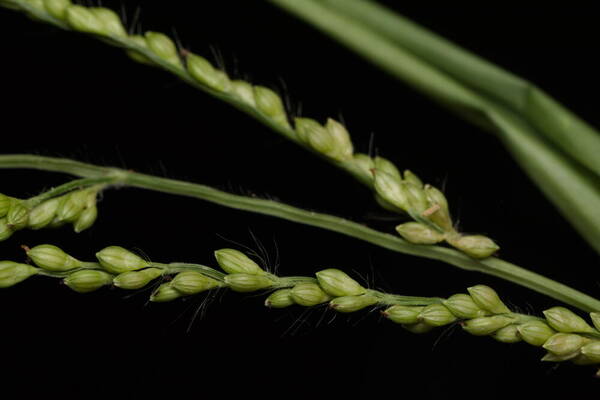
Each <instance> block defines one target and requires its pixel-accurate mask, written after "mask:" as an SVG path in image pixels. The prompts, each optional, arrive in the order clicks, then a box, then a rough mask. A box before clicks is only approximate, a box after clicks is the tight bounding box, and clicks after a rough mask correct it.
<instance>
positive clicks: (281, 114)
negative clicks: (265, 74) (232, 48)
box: [10, 0, 499, 258]
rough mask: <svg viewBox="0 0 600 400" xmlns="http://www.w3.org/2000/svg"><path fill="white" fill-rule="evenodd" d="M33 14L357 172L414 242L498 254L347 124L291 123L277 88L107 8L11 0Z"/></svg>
mask: <svg viewBox="0 0 600 400" xmlns="http://www.w3.org/2000/svg"><path fill="white" fill-rule="evenodd" d="M10 3H11V4H13V5H15V6H19V5H20V6H21V9H22V11H24V12H25V13H27V14H29V15H30V16H32V17H34V18H37V19H40V20H43V21H45V22H50V23H52V24H54V25H56V26H58V27H60V28H62V29H69V30H75V31H78V32H82V33H86V34H90V35H94V36H97V37H100V38H102V39H104V40H105V41H108V42H109V43H112V44H114V45H116V46H119V47H122V48H124V49H125V50H126V51H127V54H129V56H130V57H131V58H133V59H134V60H136V61H138V62H141V63H143V64H147V65H152V66H155V67H158V68H162V69H164V70H166V71H168V72H170V73H172V74H175V75H176V76H178V77H179V78H180V79H182V80H183V81H184V82H186V83H188V84H190V85H192V86H194V87H196V88H199V89H201V90H202V91H204V92H206V93H208V94H211V95H213V96H215V97H216V98H218V99H220V100H224V101H226V102H227V103H229V104H231V105H233V106H234V107H236V108H238V109H240V110H242V111H244V112H246V113H247V114H249V115H251V116H252V117H254V118H256V119H258V120H259V121H260V122H262V123H264V124H265V125H266V126H268V127H269V128H271V129H272V130H274V131H275V132H277V133H279V134H281V135H283V136H284V137H286V138H288V139H290V140H292V141H293V142H295V143H297V144H299V145H301V146H302V147H303V148H306V149H308V150H310V151H312V152H313V153H316V154H317V155H319V156H321V157H323V158H325V159H326V160H328V161H329V162H331V163H332V164H333V165H335V166H337V167H339V168H341V169H342V170H345V171H346V172H348V173H350V174H351V175H353V176H354V177H355V178H356V179H358V180H359V181H360V182H362V183H363V184H364V185H366V186H367V187H369V188H371V189H372V190H373V191H374V193H375V198H376V200H377V202H378V203H379V204H381V205H382V206H383V207H384V208H385V209H387V210H388V211H392V212H396V213H401V214H405V215H408V216H409V217H411V218H412V219H414V222H409V223H405V224H401V225H399V226H398V227H396V231H397V233H399V234H400V235H401V236H402V237H403V238H404V239H406V240H407V241H409V242H411V243H415V244H436V243H440V242H446V243H448V244H450V245H451V246H453V247H455V248H456V249H458V250H460V251H462V252H464V253H465V254H468V255H469V256H471V257H473V258H485V257H489V256H490V255H492V254H494V253H495V252H496V251H497V250H498V249H499V247H498V245H497V244H496V243H495V242H494V241H493V240H491V239H490V238H488V237H485V236H483V235H462V234H460V233H459V232H458V231H457V229H456V227H455V226H454V224H453V222H452V219H451V216H450V211H449V207H448V201H447V199H446V198H445V196H444V194H443V193H442V192H441V191H440V190H438V189H436V188H435V187H433V186H431V185H428V184H427V185H424V184H423V182H422V181H421V179H419V178H418V177H417V175H415V174H414V173H413V172H411V171H409V170H405V171H404V172H400V171H399V170H398V168H397V167H396V166H395V165H394V164H393V163H392V162H390V161H389V160H387V159H385V158H383V157H372V156H370V155H367V154H362V153H355V152H354V145H353V143H352V140H351V138H350V135H349V133H348V131H347V129H346V127H345V126H344V125H342V124H341V123H340V122H338V121H336V120H333V119H331V118H330V119H328V120H327V121H326V123H325V124H324V125H323V124H321V123H319V122H317V121H316V120H314V119H311V118H294V119H293V123H291V122H290V120H291V118H290V116H289V115H288V113H287V111H286V109H285V107H284V105H283V101H282V100H281V98H280V96H279V95H278V94H277V93H276V92H274V91H273V90H271V89H269V88H267V87H264V86H260V85H253V84H251V83H249V82H246V81H243V80H233V79H231V78H230V77H229V76H228V75H227V74H226V72H224V71H222V70H219V69H216V68H215V67H214V66H213V65H212V64H211V63H210V62H209V61H208V60H206V59H205V58H203V57H201V56H199V55H197V54H194V53H192V52H190V51H188V50H186V49H178V48H177V47H176V45H175V43H174V42H173V41H172V40H171V39H170V38H169V37H168V36H166V35H164V34H162V33H158V32H147V33H146V34H145V35H144V36H140V35H129V34H128V33H127V32H126V29H125V28H124V26H123V24H122V22H121V20H120V17H118V16H117V14H115V13H114V12H112V11H111V10H109V9H106V8H101V7H88V8H86V7H82V6H79V5H73V4H71V3H70V2H69V1H66V0H65V1H60V2H59V3H60V7H58V6H57V2H56V1H55V0H52V1H51V0H44V1H40V2H35V3H31V2H26V1H22V0H10Z"/></svg>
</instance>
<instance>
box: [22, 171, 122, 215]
mask: <svg viewBox="0 0 600 400" xmlns="http://www.w3.org/2000/svg"><path fill="white" fill-rule="evenodd" d="M116 180H117V178H115V177H113V176H103V177H98V178H83V179H76V180H74V181H70V182H67V183H65V184H63V185H60V186H57V187H55V188H52V189H50V190H48V191H45V192H44V193H41V194H39V195H37V196H35V197H31V198H29V199H27V200H26V204H27V206H28V207H31V208H33V207H35V206H37V205H39V204H41V203H43V202H44V201H46V200H49V199H51V198H53V197H58V196H60V195H62V194H64V193H68V192H70V191H72V190H74V189H79V188H84V187H88V186H94V185H100V184H110V183H113V182H115V181H116Z"/></svg>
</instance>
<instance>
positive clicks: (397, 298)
mask: <svg viewBox="0 0 600 400" xmlns="http://www.w3.org/2000/svg"><path fill="white" fill-rule="evenodd" d="M366 294H368V295H371V296H373V297H376V298H377V299H378V300H379V301H378V302H377V304H380V305H386V306H393V305H403V306H427V305H429V304H436V303H441V302H442V301H444V299H442V298H441V297H417V296H401V295H398V294H389V293H383V292H380V291H378V290H371V289H369V290H367V293H366Z"/></svg>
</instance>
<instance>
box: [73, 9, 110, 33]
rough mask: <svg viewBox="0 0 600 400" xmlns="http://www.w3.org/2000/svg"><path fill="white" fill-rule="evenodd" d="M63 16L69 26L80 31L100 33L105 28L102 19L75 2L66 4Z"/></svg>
mask: <svg viewBox="0 0 600 400" xmlns="http://www.w3.org/2000/svg"><path fill="white" fill-rule="evenodd" d="M63 12H64V18H65V19H66V21H67V24H69V26H70V27H71V28H72V29H74V30H76V31H80V32H86V33H93V34H96V35H102V34H104V33H105V28H104V24H103V22H102V20H101V19H100V18H98V16H97V15H96V14H95V13H94V12H92V11H91V10H90V9H89V8H87V7H83V6H80V5H77V4H71V5H69V6H67V8H66V11H63Z"/></svg>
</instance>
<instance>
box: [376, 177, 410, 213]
mask: <svg viewBox="0 0 600 400" xmlns="http://www.w3.org/2000/svg"><path fill="white" fill-rule="evenodd" d="M374 171H375V181H374V188H375V191H376V192H377V194H378V195H380V196H381V197H382V198H383V199H384V200H385V201H387V202H388V203H391V204H393V205H394V206H395V207H398V208H399V209H401V210H404V211H406V210H408V209H409V208H410V204H409V199H408V193H407V188H406V184H405V183H404V182H402V181H401V180H400V179H398V178H397V177H395V176H393V175H390V174H388V173H387V172H384V171H380V170H378V169H375V170H374Z"/></svg>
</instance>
